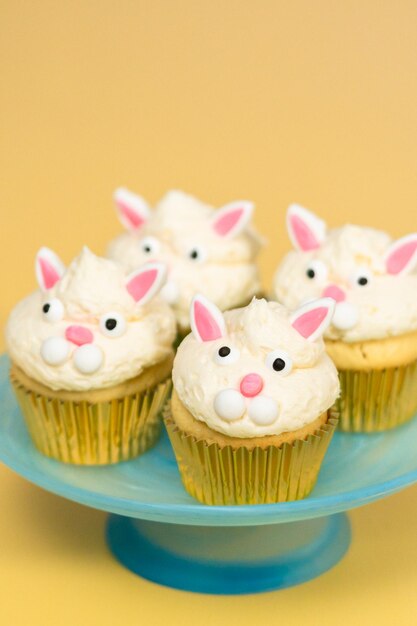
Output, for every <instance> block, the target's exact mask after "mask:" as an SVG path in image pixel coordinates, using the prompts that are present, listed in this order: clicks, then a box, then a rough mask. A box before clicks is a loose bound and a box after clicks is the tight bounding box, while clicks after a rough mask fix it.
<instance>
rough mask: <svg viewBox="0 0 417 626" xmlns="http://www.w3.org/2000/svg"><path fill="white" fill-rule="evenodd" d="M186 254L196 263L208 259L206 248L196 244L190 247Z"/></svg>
mask: <svg viewBox="0 0 417 626" xmlns="http://www.w3.org/2000/svg"><path fill="white" fill-rule="evenodd" d="M185 256H186V257H187V259H189V260H190V261H193V262H194V263H203V262H204V261H206V260H207V252H206V250H205V249H204V248H202V247H201V246H198V245H194V246H191V247H190V248H188V250H187V251H186V254H185Z"/></svg>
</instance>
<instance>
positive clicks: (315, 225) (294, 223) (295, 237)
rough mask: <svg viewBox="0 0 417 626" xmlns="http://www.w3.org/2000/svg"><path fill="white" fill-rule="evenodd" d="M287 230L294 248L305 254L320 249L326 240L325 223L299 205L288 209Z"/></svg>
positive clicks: (293, 205) (292, 205)
mask: <svg viewBox="0 0 417 626" xmlns="http://www.w3.org/2000/svg"><path fill="white" fill-rule="evenodd" d="M287 229H288V234H289V236H290V239H291V243H292V244H293V246H294V247H295V248H297V250H302V251H303V252H308V251H309V250H316V249H317V248H320V246H321V244H322V243H323V242H324V240H325V239H326V224H325V222H323V220H321V219H320V218H319V217H317V216H316V215H314V213H312V212H311V211H308V210H307V209H305V208H304V207H302V206H300V205H299V204H291V205H290V206H289V207H288V209H287Z"/></svg>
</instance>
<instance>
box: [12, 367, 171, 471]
mask: <svg viewBox="0 0 417 626" xmlns="http://www.w3.org/2000/svg"><path fill="white" fill-rule="evenodd" d="M11 382H12V384H13V387H14V390H15V393H16V396H17V399H18V402H19V405H20V408H21V410H22V413H23V416H24V418H25V421H26V425H27V427H28V430H29V433H30V435H31V437H32V439H33V442H34V444H35V445H36V447H37V448H38V450H39V451H40V452H41V453H42V454H44V455H45V456H48V457H51V458H53V459H56V460H58V461H62V462H64V463H73V464H77V465H106V464H111V463H118V462H120V461H127V460H129V459H132V458H134V457H136V456H138V455H139V454H141V453H142V452H145V450H147V449H148V448H150V447H151V446H153V445H154V444H155V443H156V441H157V439H158V437H159V435H160V432H161V425H162V419H161V413H162V409H163V407H164V405H165V403H166V401H167V399H168V397H169V394H170V391H171V380H170V379H168V380H166V381H164V382H161V383H159V384H158V385H156V386H155V387H153V388H150V389H148V390H146V391H142V392H138V393H135V394H133V395H129V396H126V397H125V398H118V399H114V400H110V401H106V402H96V403H92V402H87V401H79V402H75V401H70V400H59V399H57V398H52V397H48V396H46V395H43V394H40V393H36V392H34V391H32V390H30V389H28V388H27V387H25V386H24V385H22V383H21V382H20V381H18V380H17V379H16V378H15V377H14V376H13V374H11Z"/></svg>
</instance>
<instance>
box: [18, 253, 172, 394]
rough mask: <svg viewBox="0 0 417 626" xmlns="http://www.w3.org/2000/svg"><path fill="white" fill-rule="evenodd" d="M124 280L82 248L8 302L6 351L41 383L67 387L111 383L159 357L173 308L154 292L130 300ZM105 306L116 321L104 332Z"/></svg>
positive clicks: (166, 345) (168, 340) (116, 268)
mask: <svg viewBox="0 0 417 626" xmlns="http://www.w3.org/2000/svg"><path fill="white" fill-rule="evenodd" d="M125 283H126V272H125V269H124V268H123V267H122V266H121V265H119V264H117V263H114V262H113V261H109V260H107V259H101V258H99V257H96V256H95V255H94V254H92V253H91V252H90V251H89V250H88V249H86V248H85V249H84V250H83V252H82V253H81V254H80V255H79V256H78V257H77V258H76V259H75V260H74V261H73V262H72V263H71V265H70V266H69V267H68V269H67V271H66V272H65V274H64V276H63V277H62V279H61V280H60V281H59V282H58V283H57V284H56V285H55V286H54V287H53V288H52V289H50V290H48V291H47V292H46V293H43V292H41V291H36V292H35V293H33V294H31V295H30V296H28V297H27V298H25V299H24V300H22V301H21V302H19V303H18V304H17V306H16V307H15V308H14V309H13V311H12V313H11V315H10V317H9V320H8V323H7V327H6V342H7V348H8V352H9V354H10V356H11V359H12V360H13V361H14V362H15V363H16V364H17V365H18V366H19V367H20V368H21V369H22V370H23V371H24V372H25V373H26V374H27V375H28V376H30V377H31V378H33V379H34V380H36V381H38V382H40V383H42V384H44V385H46V386H47V387H49V388H51V389H55V390H58V389H66V390H73V391H76V390H79V391H84V390H90V389H100V388H104V387H110V386H112V385H117V384H118V383H121V382H123V381H125V380H128V379H130V378H133V377H135V376H137V375H139V374H140V373H141V372H142V370H143V369H144V368H146V367H149V366H151V365H153V364H155V363H158V362H159V361H162V360H163V359H165V358H166V357H167V356H168V355H169V354H170V352H171V345H172V342H173V340H174V337H175V332H176V331H175V318H174V316H173V313H172V311H171V310H170V308H169V307H168V305H167V304H165V303H164V302H163V301H161V300H159V299H158V298H155V299H153V300H151V301H150V302H148V303H147V304H145V305H143V306H140V305H138V304H136V302H135V301H134V299H133V298H132V296H131V295H130V294H129V293H128V291H127V289H126V286H125ZM56 303H59V304H58V305H57V304H56ZM45 304H49V305H50V307H49V311H48V314H45V313H44V312H43V307H44V305H45ZM51 304H52V307H51ZM51 313H55V314H52V315H51ZM106 314H109V315H108V317H110V318H111V319H112V320H113V322H112V324H111V325H113V324H114V320H116V322H118V323H119V324H120V326H119V327H117V328H115V329H113V331H112V332H113V333H114V334H113V336H112V334H111V332H109V331H107V334H105V331H106V327H105V325H104V326H103V322H105V320H106V319H107V318H106ZM103 316H104V317H103ZM100 321H101V324H100ZM74 327H76V330H74ZM69 328H72V334H71V331H69ZM80 329H81V330H80ZM119 329H120V330H119ZM119 333H120V334H119ZM72 335H74V336H75V340H76V341H78V344H77V343H74V342H73V341H71V340H69V339H68V337H71V336H72ZM78 336H79V337H80V338H81V339H77V337H78ZM83 338H84V340H85V343H83ZM85 338H87V339H85Z"/></svg>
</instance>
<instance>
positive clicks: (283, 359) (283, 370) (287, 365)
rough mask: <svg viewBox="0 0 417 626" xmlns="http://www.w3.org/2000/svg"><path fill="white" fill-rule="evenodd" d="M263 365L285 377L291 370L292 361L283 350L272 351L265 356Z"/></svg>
mask: <svg viewBox="0 0 417 626" xmlns="http://www.w3.org/2000/svg"><path fill="white" fill-rule="evenodd" d="M265 363H266V365H267V367H269V368H270V369H271V370H274V372H279V373H280V375H281V376H287V374H289V373H290V372H291V370H292V359H291V357H290V355H289V354H288V352H285V351H284V350H273V351H272V352H269V353H268V354H267V355H266V359H265Z"/></svg>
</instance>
